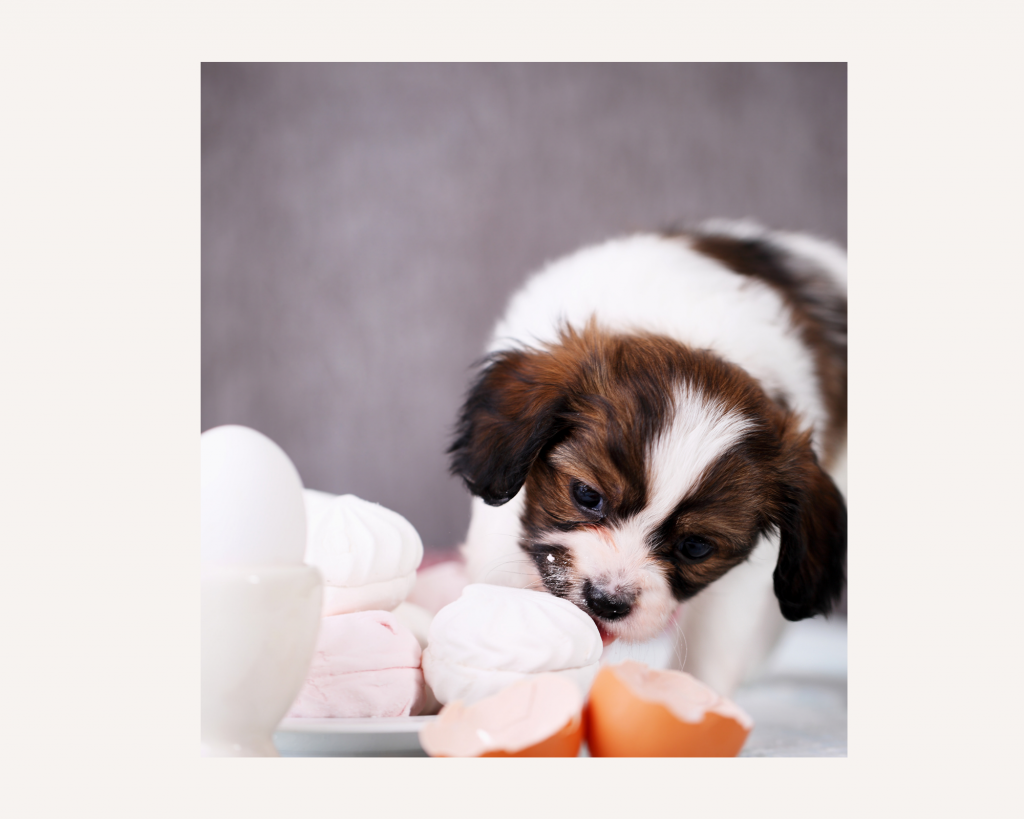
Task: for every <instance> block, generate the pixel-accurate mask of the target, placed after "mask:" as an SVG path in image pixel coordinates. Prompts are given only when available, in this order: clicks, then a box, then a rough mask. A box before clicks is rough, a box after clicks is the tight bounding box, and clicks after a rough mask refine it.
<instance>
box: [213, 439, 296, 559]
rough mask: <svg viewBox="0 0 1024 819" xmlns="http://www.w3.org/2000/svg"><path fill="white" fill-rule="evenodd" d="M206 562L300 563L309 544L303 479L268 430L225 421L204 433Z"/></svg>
mask: <svg viewBox="0 0 1024 819" xmlns="http://www.w3.org/2000/svg"><path fill="white" fill-rule="evenodd" d="M200 451H201V460H202V478H201V481H200V482H201V486H202V515H201V517H202V526H201V529H202V540H201V555H202V562H203V564H204V565H214V566H280V565H301V564H302V562H303V557H304V554H305V549H306V510H305V506H304V502H303V499H302V480H301V478H299V473H298V470H296V469H295V465H294V464H293V463H292V462H291V459H289V457H288V456H287V455H286V454H285V453H284V450H282V449H281V447H279V446H278V445H277V444H275V443H274V442H273V441H271V440H270V439H269V438H268V437H267V436H266V435H263V434H261V433H259V432H257V431H256V430H254V429H249V428H248V427H242V426H234V425H232V426H223V427H215V428H214V429H210V430H207V431H206V432H204V433H203V434H202V435H201V436H200Z"/></svg>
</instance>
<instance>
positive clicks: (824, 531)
mask: <svg viewBox="0 0 1024 819" xmlns="http://www.w3.org/2000/svg"><path fill="white" fill-rule="evenodd" d="M783 447H784V452H785V453H786V454H785V456H784V458H785V463H784V466H783V479H782V496H781V498H780V500H781V505H780V511H779V514H778V516H777V518H776V523H777V525H778V527H779V533H780V535H781V538H780V546H779V559H778V563H777V564H776V567H775V575H774V580H775V596H776V597H777V598H778V599H779V608H780V609H781V610H782V615H783V616H784V617H785V618H786V619H787V620H803V619H804V618H805V617H813V616H814V615H815V614H828V612H829V611H831V610H832V607H833V605H834V604H835V603H836V602H837V601H838V600H839V598H840V596H841V595H842V593H843V588H844V586H845V585H846V503H845V502H844V501H843V496H842V495H841V494H840V493H839V490H838V489H837V488H836V485H835V484H834V483H833V482H832V479H831V478H830V477H829V476H828V475H827V474H826V473H825V471H824V470H823V469H822V468H821V467H820V466H819V465H818V461H817V458H815V456H814V453H813V451H812V450H811V446H810V442H809V435H808V434H807V433H804V434H801V435H796V436H791V437H790V438H789V441H788V442H786V443H784V445H783Z"/></svg>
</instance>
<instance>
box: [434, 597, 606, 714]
mask: <svg viewBox="0 0 1024 819" xmlns="http://www.w3.org/2000/svg"><path fill="white" fill-rule="evenodd" d="M602 650H603V646H602V642H601V635H600V633H599V632H598V630H597V626H596V625H594V621H593V620H591V619H590V617H588V616H587V615H586V614H584V613H583V612H582V611H580V609H578V608H577V607H576V606H574V605H573V604H572V603H570V602H569V601H567V600H563V599H562V598H560V597H555V596H554V595H551V594H547V593H546V592H536V591H530V590H529V589H515V588H510V587H507V586H491V585H486V584H482V583H474V584H471V585H469V586H466V588H465V589H464V590H463V592H462V596H461V597H460V598H459V599H458V600H456V601H455V602H454V603H451V604H449V605H447V606H445V607H444V608H443V609H441V611H439V612H438V613H437V614H436V615H435V617H434V620H433V622H432V623H431V626H430V634H429V638H428V642H427V648H426V650H425V651H424V652H423V673H424V676H425V677H426V679H427V684H428V685H429V686H430V687H431V689H432V690H433V691H434V694H435V696H436V697H437V699H438V700H439V701H440V702H442V703H444V704H447V703H450V702H454V701H455V700H462V701H463V702H464V703H466V704H470V703H474V702H477V701H478V700H481V699H483V698H484V697H488V696H490V695H492V694H496V693H497V692H498V691H501V690H502V689H503V688H507V687H508V686H509V685H512V684H513V683H515V682H518V681H519V680H521V679H523V678H525V677H527V676H529V675H531V674H540V673H545V672H553V673H556V674H559V675H560V676H564V677H567V678H568V679H571V680H572V681H573V682H575V683H576V684H577V685H578V686H579V687H580V691H581V692H582V694H583V695H584V697H586V694H587V692H588V691H589V690H590V685H591V683H592V682H593V681H594V676H595V675H596V674H597V670H598V665H599V661H600V659H601V652H602Z"/></svg>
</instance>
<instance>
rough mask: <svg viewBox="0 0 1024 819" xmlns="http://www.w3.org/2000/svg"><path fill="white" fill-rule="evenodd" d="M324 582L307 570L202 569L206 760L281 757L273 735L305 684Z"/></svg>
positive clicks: (203, 747)
mask: <svg viewBox="0 0 1024 819" xmlns="http://www.w3.org/2000/svg"><path fill="white" fill-rule="evenodd" d="M322 596H323V579H322V577H321V575H320V572H319V571H318V570H317V569H315V568H314V567H312V566H253V567H245V566H223V567H220V566H216V567H211V566H204V567H203V572H202V613H201V618H200V619H201V624H202V669H201V674H202V746H201V752H202V755H203V756H278V755H279V754H278V753H277V750H276V749H275V748H274V743H273V740H272V735H273V732H274V729H275V728H276V727H277V725H278V723H279V722H280V721H281V719H282V718H283V717H284V715H285V713H286V712H287V711H288V708H289V707H290V706H291V704H292V702H293V701H294V700H295V697H296V696H297V695H298V693H299V690H300V689H301V688H302V684H303V682H304V681H305V679H306V674H307V672H308V671H309V666H310V663H311V662H312V659H313V649H314V647H315V645H316V637H317V632H318V630H319V628H320V607H321V604H322Z"/></svg>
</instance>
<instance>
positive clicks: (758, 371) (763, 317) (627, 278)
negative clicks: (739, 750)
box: [450, 221, 846, 693]
mask: <svg viewBox="0 0 1024 819" xmlns="http://www.w3.org/2000/svg"><path fill="white" fill-rule="evenodd" d="M488 353H489V354H488V357H487V358H486V360H485V362H484V364H483V366H482V368H481V371H480V373H479V375H478V377H477V378H476V380H475V382H474V383H473V385H472V387H471V389H470V391H469V394H468V396H467V398H466V401H465V404H464V406H463V407H462V411H461V415H460V418H459V421H458V427H457V434H456V440H455V442H454V444H453V445H452V447H451V449H450V454H451V456H452V461H451V463H452V471H453V472H454V473H455V474H457V475H459V476H461V477H462V478H463V479H464V480H465V482H466V485H467V486H468V487H469V489H470V491H471V492H472V493H473V495H475V496H476V497H475V498H474V504H473V517H472V521H471V524H470V529H469V533H468V535H467V539H466V542H465V544H464V546H463V554H464V557H465V559H466V563H467V569H468V571H469V574H470V576H471V578H472V579H473V580H474V581H475V582H486V583H501V584H508V585H517V586H522V587H532V588H545V589H547V590H548V591H550V592H551V593H552V594H556V595H558V596H560V597H564V598H565V599H567V600H570V601H571V602H573V603H575V604H576V605H577V606H579V607H580V608H581V609H583V611H585V612H587V613H588V614H589V615H590V616H591V617H593V619H594V621H595V622H596V623H597V625H598V628H599V629H600V631H601V633H602V635H603V636H604V637H605V640H606V642H610V641H612V640H613V639H615V638H622V639H623V640H625V641H630V642H633V641H644V640H648V639H650V638H652V637H655V636H656V635H658V634H659V633H660V632H662V631H664V629H665V628H666V626H667V625H669V624H670V623H671V622H673V620H674V618H677V617H678V622H677V624H676V626H677V630H678V632H679V639H680V641H681V644H680V646H679V649H678V650H677V651H676V654H675V656H676V662H675V664H676V666H677V667H678V666H681V665H682V664H683V663H685V668H686V670H687V671H691V672H692V673H693V674H695V675H696V676H697V677H698V678H700V679H703V680H704V681H705V682H707V683H709V684H710V685H712V686H713V687H715V688H717V689H718V690H719V691H721V692H722V693H730V692H731V691H732V690H733V689H734V688H735V687H736V685H738V683H739V682H740V681H741V680H742V678H743V676H744V675H745V674H746V673H748V672H749V671H750V669H751V668H752V667H753V666H754V665H755V664H756V663H757V662H759V661H760V660H761V659H763V657H764V656H765V655H766V654H767V652H768V650H769V649H770V648H771V646H772V644H773V643H774V641H775V639H776V638H777V636H778V634H779V632H780V628H781V626H782V624H783V620H782V617H785V618H787V619H789V620H799V619H802V618H805V617H810V616H813V615H815V614H822V613H826V612H828V611H829V610H830V608H831V607H832V605H833V603H834V602H835V601H836V600H837V599H838V598H839V597H840V595H841V593H842V590H843V588H844V585H845V565H846V507H845V504H844V501H843V496H842V494H841V493H840V491H839V490H838V489H837V487H836V484H835V483H834V482H833V479H832V478H831V477H830V475H829V474H828V473H827V472H826V470H839V471H843V470H844V469H845V437H846V258H845V254H844V253H843V252H842V251H841V250H840V249H838V248H837V247H835V246H834V245H831V244H829V243H826V242H823V241H821V240H818V239H814V238H812V237H809V236H804V235H800V234H790V233H779V232H770V231H766V230H764V229H762V228H761V227H759V226H757V225H754V224H752V223H740V222H721V221H719V222H709V223H705V224H704V225H701V226H699V227H697V228H695V229H693V230H681V231H676V232H673V233H671V234H663V235H653V234H652V235H634V236H630V237H626V238H623V239H618V240H614V241H611V242H607V243H605V244H602V245H599V246H596V247H592V248H588V249H584V250H582V251H580V252H578V253H576V254H573V255H571V256H569V257H567V258H565V259H562V260H560V261H557V262H555V263H553V264H551V265H549V266H548V267H546V268H545V269H543V270H542V271H541V272H540V273H538V274H537V275H535V276H534V277H533V278H532V279H530V280H529V281H528V282H527V284H526V285H525V287H524V288H523V289H522V290H521V291H519V293H518V294H516V295H515V297H514V298H513V299H512V301H511V303H510V306H509V309H508V311H507V313H506V315H505V317H504V319H503V320H502V321H501V322H499V324H498V326H497V328H496V329H495V332H494V336H493V340H492V342H491V344H490V347H489V350H488ZM681 603H685V605H684V606H683V607H682V610H681V612H680V611H679V609H680V604H681ZM780 612H781V616H780Z"/></svg>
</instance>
